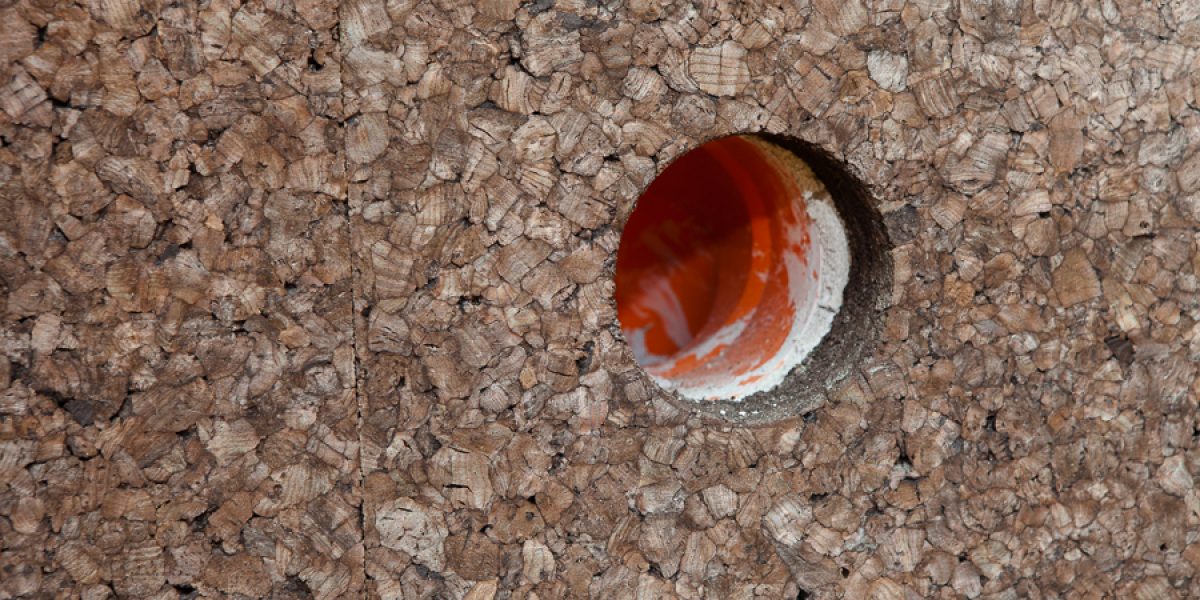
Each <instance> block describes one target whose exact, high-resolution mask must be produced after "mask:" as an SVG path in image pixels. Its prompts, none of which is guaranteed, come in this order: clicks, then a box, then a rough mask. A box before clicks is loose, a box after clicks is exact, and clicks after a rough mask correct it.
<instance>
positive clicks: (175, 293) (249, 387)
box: [0, 0, 363, 598]
mask: <svg viewBox="0 0 1200 600" xmlns="http://www.w3.org/2000/svg"><path fill="white" fill-rule="evenodd" d="M0 4H2V5H3V7H2V8H0V22H2V23H3V26H0V29H2V30H3V33H2V34H0V38H2V39H0V207H3V212H4V216H5V218H4V219H3V221H2V222H0V298H3V303H2V304H0V338H2V340H3V341H2V342H0V347H2V348H3V352H4V355H3V358H2V359H0V539H3V544H0V571H2V572H3V575H2V576H0V597H4V598H11V597H25V596H28V595H35V594H38V595H42V596H50V595H62V596H69V597H83V598H105V597H112V596H116V597H127V598H177V597H184V598H192V597H197V596H203V597H265V596H273V597H279V598H284V597H317V598H332V597H342V596H346V595H351V596H353V595H356V594H361V590H362V584H363V575H362V573H363V571H362V550H363V549H362V543H361V539H362V534H361V526H360V523H361V517H360V514H359V506H360V501H359V498H360V494H359V483H358V482H359V478H360V475H359V469H358V434H357V424H358V423H357V422H358V408H357V404H356V402H355V399H354V393H353V386H354V356H353V339H352V337H353V330H352V321H353V318H352V312H351V311H352V293H351V287H352V281H351V276H352V269H351V260H350V253H349V251H350V246H349V228H348V221H347V214H346V211H347V208H346V206H347V205H346V203H345V198H346V184H345V173H344V167H343V165H344V160H343V158H342V157H343V149H344V142H343V139H342V132H341V129H340V128H339V124H340V122H341V120H342V115H343V109H342V98H341V73H340V63H339V60H340V57H339V55H338V52H337V50H338V49H337V45H336V43H335V33H336V31H335V29H334V24H335V20H334V19H335V17H336V12H335V9H336V6H335V5H334V4H332V3H328V2H326V3H322V2H302V3H299V4H298V5H297V6H295V7H291V6H282V5H279V4H277V3H262V2H246V3H242V2H227V1H222V0H215V1H213V2H205V3H186V2H185V3H178V4H170V3H166V2H156V1H149V2H134V1H126V0H112V1H104V2H99V1H98V2H84V3H74V2H40V1H24V0H22V1H19V2H4V3H0Z"/></svg>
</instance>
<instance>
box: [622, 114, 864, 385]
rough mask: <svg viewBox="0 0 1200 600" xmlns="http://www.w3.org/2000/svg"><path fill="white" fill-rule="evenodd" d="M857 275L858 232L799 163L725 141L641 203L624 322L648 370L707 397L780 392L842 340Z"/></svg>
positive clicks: (626, 258) (653, 188) (759, 144)
mask: <svg viewBox="0 0 1200 600" xmlns="http://www.w3.org/2000/svg"><path fill="white" fill-rule="evenodd" d="M848 272H849V250H848V248H847V244H846V237H845V231H844V228H843V226H842V224H841V222H840V220H839V219H838V217H837V214H836V210H835V209H834V208H833V206H832V204H831V203H830V202H829V199H828V193H827V192H826V190H825V188H824V186H823V185H821V183H820V182H819V181H818V180H817V179H816V177H815V176H814V175H813V174H812V172H811V170H810V169H808V167H807V165H805V164H804V163H803V162H802V161H800V159H799V158H797V157H795V156H794V155H792V154H791V153H789V152H787V151H786V150H783V149H781V148H778V147H776V146H774V145H772V144H770V143H768V142H765V141H762V140H759V139H756V138H750V137H743V136H734V137H727V138H722V139H719V140H716V141H712V142H709V143H707V144H704V145H702V146H700V147H699V148H696V149H695V150H693V151H691V152H689V153H687V154H686V155H684V156H683V157H681V158H680V159H678V160H677V161H676V162H674V163H673V164H671V165H670V166H669V167H668V168H667V169H666V170H665V171H664V172H663V173H662V175H660V176H659V177H658V178H657V179H655V180H654V182H653V183H652V184H651V185H650V187H649V188H648V189H647V190H646V192H645V193H644V194H643V195H642V196H641V198H639V200H638V204H637V207H636V210H635V211H634V213H633V215H632V216H631V217H630V220H629V222H628V224H627V225H626V227H625V231H624V234H623V235H622V238H621V247H620V251H619V253H618V255H617V275H616V300H617V310H618V317H619V319H620V321H621V327H622V329H623V331H624V332H625V335H626V338H627V339H628V340H629V342H630V344H631V345H632V347H633V350H634V353H635V355H636V356H637V359H638V361H639V363H640V364H641V365H642V367H643V368H645V369H646V371H647V372H648V373H649V374H650V375H651V376H652V377H653V378H654V379H655V380H656V381H657V382H658V383H659V384H660V385H663V386H664V387H667V388H669V389H674V390H676V391H678V392H679V393H680V394H682V395H684V396H685V397H689V398H693V399H740V398H743V397H745V396H748V395H750V394H752V393H755V392H758V391H763V390H766V389H770V388H771V387H774V386H775V385H778V383H779V382H780V381H782V379H783V377H784V376H785V375H786V374H787V372H788V371H790V370H791V368H792V367H794V366H796V365H797V364H799V363H800V362H801V361H802V360H803V359H804V357H805V356H806V355H807V354H808V353H809V352H811V351H812V349H813V348H815V347H816V345H817V343H819V341H820V339H821V337H823V336H824V335H825V333H826V332H828V330H829V327H830V325H831V323H832V320H833V315H834V314H835V313H836V311H837V309H838V308H839V307H840V304H841V295H842V290H843V288H844V287H845V283H846V279H847V277H848Z"/></svg>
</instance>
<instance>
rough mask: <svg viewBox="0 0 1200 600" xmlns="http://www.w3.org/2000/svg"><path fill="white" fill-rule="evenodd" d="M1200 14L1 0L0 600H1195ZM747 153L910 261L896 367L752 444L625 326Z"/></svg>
mask: <svg viewBox="0 0 1200 600" xmlns="http://www.w3.org/2000/svg"><path fill="white" fill-rule="evenodd" d="M1198 17H1200V14H1197V11H1196V8H1195V5H1194V4H1193V3H1190V2H1187V1H1174V2H1164V3H1162V5H1161V6H1150V5H1143V4H1142V3H1138V2H1132V1H1124V0H1116V1H1109V0H1103V1H1100V2H1095V3H1086V4H1083V5H1077V4H1075V3H1051V2H1042V1H1019V0H1017V1H1013V2H975V1H972V0H965V1H962V2H938V1H936V0H932V1H926V2H903V1H900V0H897V1H878V2H864V1H860V0H848V1H847V0H837V1H834V0H814V1H813V2H811V3H809V2H805V1H800V2H786V3H780V5H772V4H762V3H757V2H746V3H733V2H727V3H719V2H708V3H702V4H698V5H683V4H678V5H667V6H664V5H661V4H660V3H658V2H647V1H643V0H633V1H630V2H628V3H625V4H623V5H617V4H609V3H590V2H573V1H569V0H558V1H547V2H534V3H530V4H520V3H518V2H515V1H510V0H491V1H488V2H481V3H461V2H440V3H424V4H422V3H417V2H413V1H404V0H401V1H395V2H384V1H383V0H355V1H347V2H343V3H342V4H341V5H336V3H335V2H326V1H321V0H316V1H307V2H299V3H296V4H295V7H294V8H293V7H292V6H291V4H290V3H274V2H270V3H265V4H263V3H256V2H251V3H244V4H243V3H238V2H236V1H232V0H231V1H220V0H213V1H212V2H208V3H206V4H203V5H202V7H199V8H197V7H196V6H194V5H189V4H188V3H183V4H179V5H169V4H166V3H162V2H156V1H153V0H151V1H146V2H134V1H133V0H104V1H99V0H97V1H94V2H87V3H85V4H78V5H77V4H73V3H69V2H48V1H40V0H20V1H16V2H13V1H12V0H0V23H3V24H4V26H3V28H0V68H2V69H3V71H0V140H2V145H0V203H2V205H3V208H4V209H5V217H6V218H5V220H4V221H3V223H0V284H2V286H0V293H3V298H4V305H3V307H2V309H3V322H2V327H3V330H2V332H0V335H2V336H3V342H2V343H0V346H2V347H3V349H4V353H5V359H6V360H0V540H2V542H0V571H2V572H3V574H4V576H3V577H0V597H12V596H22V595H30V594H33V593H35V592H37V591H39V590H40V591H44V592H46V593H54V592H57V591H58V590H64V593H69V594H71V595H78V596H80V597H85V598H103V597H106V596H111V595H114V594H115V595H119V596H122V597H159V598H174V597H181V596H182V597H190V596H194V595H202V596H222V595H227V596H238V595H240V596H252V597H257V596H267V595H270V596H274V597H280V598H283V597H307V596H309V595H312V596H316V597H321V598H327V597H337V596H362V595H364V594H370V595H373V596H379V597H388V598H434V597H469V598H473V599H489V598H510V597H511V598H534V597H538V598H556V597H586V596H588V595H591V596H594V597H611V598H630V597H635V598H636V597H641V598H655V597H681V598H694V597H706V598H751V597H763V598H795V597H796V596H797V595H798V594H799V591H800V590H801V589H803V590H806V591H807V592H809V593H811V595H812V597H817V598H825V597H830V598H837V597H843V596H844V597H849V598H869V597H875V598H939V597H946V598H949V597H963V596H966V597H968V598H976V597H978V598H1018V597H1020V598H1026V597H1028V598H1048V597H1060V596H1062V597H1080V598H1082V597H1098V596H1104V595H1109V596H1117V597H1132V598H1183V597H1194V596H1197V595H1200V589H1198V586H1200V577H1197V569H1200V534H1198V533H1197V531H1200V491H1198V490H1196V489H1195V485H1194V482H1195V476H1196V474H1197V472H1198V471H1197V469H1198V468H1200V434H1198V432H1200V418H1198V417H1200V411H1198V410H1197V403H1198V402H1200V385H1198V383H1197V382H1198V381H1200V378H1198V377H1197V359H1200V325H1197V323H1198V320H1200V301H1198V297H1200V296H1198V295H1197V290H1198V288H1200V282H1198V279H1197V276H1198V275H1200V252H1198V250H1200V248H1198V246H1200V242H1198V240H1197V232H1198V231H1200V195H1198V192H1200V126H1198V124H1200V123H1198V119H1200V113H1198V112H1197V110H1196V108H1194V107H1196V106H1198V105H1200V98H1198V97H1197V96H1198V95H1200V79H1198V78H1197V75H1195V74H1194V73H1193V71H1194V69H1191V68H1190V65H1192V64H1194V63H1195V62H1196V60H1197V58H1198V55H1197V48H1198V47H1200V21H1198ZM748 131H763V132H770V133H785V134H790V135H793V136H797V137H800V138H803V139H805V140H808V141H809V142H812V143H814V144H816V145H818V146H820V147H822V148H824V149H826V150H828V151H829V152H831V153H833V154H834V155H835V156H839V157H841V158H842V159H843V160H844V161H845V162H846V164H847V165H848V167H849V168H850V170H851V171H853V172H854V173H856V174H858V175H859V177H860V178H861V179H862V180H863V181H864V182H866V183H867V184H868V185H870V186H872V190H873V192H874V194H875V196H876V197H877V198H879V199H880V201H879V210H880V211H881V212H882V213H883V216H884V220H885V223H886V225H887V228H888V233H889V235H890V237H891V240H892V243H893V244H894V246H895V248H894V250H893V259H894V264H895V272H894V285H893V288H892V293H891V298H890V301H891V307H890V308H889V309H888V311H887V314H886V318H885V321H884V324H883V327H882V330H881V332H880V343H879V345H878V346H877V351H876V353H875V355H873V356H872V357H870V358H869V359H867V360H864V361H863V362H862V364H861V366H860V368H859V370H858V372H857V373H856V374H854V375H853V376H852V377H851V378H850V379H849V380H848V381H846V382H845V383H844V384H843V385H842V386H841V387H839V388H838V389H835V390H831V392H830V394H829V397H828V399H827V402H826V404H825V405H824V406H822V407H820V408H818V409H817V410H816V411H814V412H812V413H810V414H809V415H808V416H806V417H805V418H803V419H794V420H791V421H787V422H781V423H778V424H776V425H773V426H767V427H758V428H741V427H730V426H722V425H721V424H719V423H713V422H707V421H704V420H702V419H700V418H697V417H696V416H694V415H692V414H689V413H687V412H685V411H681V410H680V409H679V408H677V407H676V406H675V405H673V404H671V403H670V402H668V401H666V400H665V399H664V397H663V396H662V395H661V393H659V392H658V391H656V390H655V389H653V388H652V387H650V386H649V385H648V384H647V382H646V380H645V379H644V378H643V377H642V376H641V375H640V374H639V372H638V371H637V370H636V369H635V368H634V366H633V363H632V358H631V356H630V355H629V353H628V352H627V350H626V349H625V348H623V347H622V346H621V345H620V343H618V341H617V339H616V337H614V332H615V331H616V329H615V326H614V323H613V318H614V312H613V310H612V307H611V305H610V303H609V300H610V296H611V279H610V277H609V269H610V267H611V261H612V257H613V254H614V250H615V244H616V242H617V240H618V239H619V231H620V226H621V223H622V222H623V220H624V219H625V218H626V217H627V216H628V214H629V212H630V210H631V206H632V202H633V200H634V198H636V195H637V192H638V190H639V189H640V188H641V187H642V186H644V185H645V184H646V182H647V181H648V180H649V179H650V178H651V177H652V176H653V175H654V173H655V172H656V171H657V170H660V169H661V168H663V166H664V165H665V164H666V162H667V161H669V160H670V159H671V158H672V157H674V156H677V155H679V154H680V153H682V152H684V151H686V150H687V149H688V148H690V147H693V146H695V145H696V144H698V143H699V142H700V141H702V140H705V139H709V138H712V137H715V136H718V135H722V134H726V133H734V132H748ZM352 305H353V306H352ZM360 449H361V450H360Z"/></svg>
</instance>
